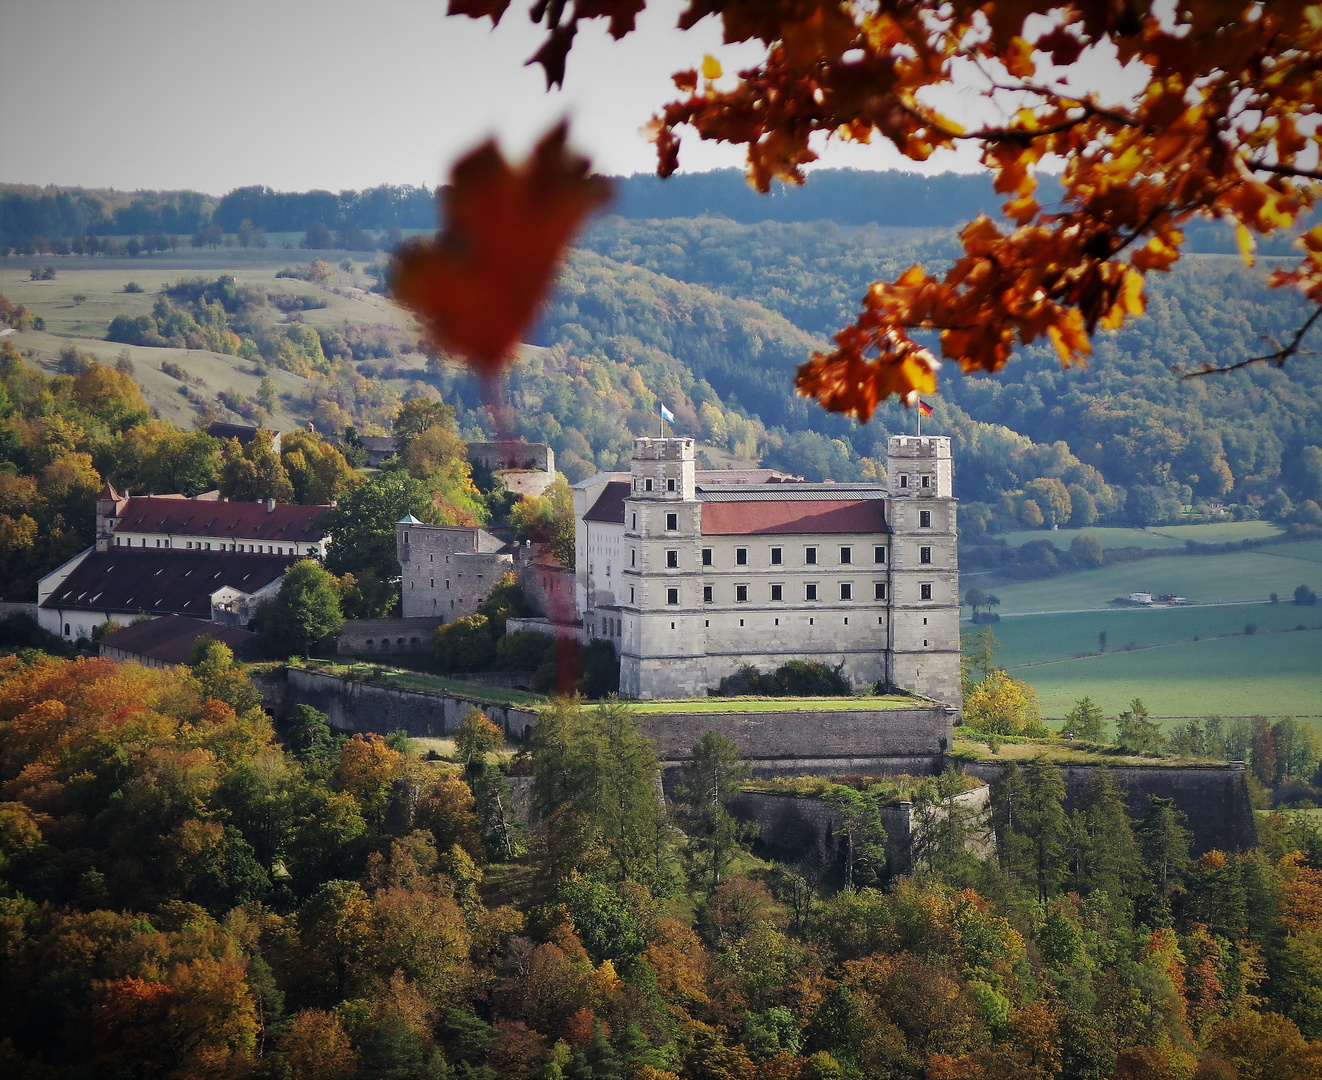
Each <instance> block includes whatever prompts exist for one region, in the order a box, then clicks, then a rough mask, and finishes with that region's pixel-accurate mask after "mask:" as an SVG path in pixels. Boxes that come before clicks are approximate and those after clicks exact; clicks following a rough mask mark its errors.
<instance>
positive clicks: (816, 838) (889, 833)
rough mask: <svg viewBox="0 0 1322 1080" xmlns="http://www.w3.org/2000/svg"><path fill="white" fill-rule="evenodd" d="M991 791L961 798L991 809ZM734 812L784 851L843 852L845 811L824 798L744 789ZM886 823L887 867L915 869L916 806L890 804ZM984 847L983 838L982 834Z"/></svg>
mask: <svg viewBox="0 0 1322 1080" xmlns="http://www.w3.org/2000/svg"><path fill="white" fill-rule="evenodd" d="M988 796H989V789H988V788H987V787H985V786H980V787H976V788H974V789H973V790H972V791H967V792H965V793H964V794H963V795H958V796H956V801H957V802H959V803H960V804H961V805H963V806H964V807H965V808H966V809H969V810H974V811H981V810H985V809H986V806H987V802H988ZM728 808H729V811H730V813H731V814H732V815H733V816H734V817H736V818H738V819H740V820H741V821H755V822H757V825H758V843H760V844H762V845H764V846H766V847H768V848H771V849H773V850H775V851H778V852H788V853H793V854H796V855H803V854H806V853H808V852H810V851H812V850H814V849H815V850H816V851H817V852H818V853H819V854H820V855H822V856H823V857H825V858H827V859H828V860H834V859H836V858H838V857H841V856H840V852H838V851H837V850H836V848H837V835H836V834H837V830H838V828H839V825H840V814H839V812H838V811H836V810H833V809H831V807H829V806H828V805H827V804H826V803H825V802H823V801H822V800H821V799H817V798H811V797H802V796H798V795H781V794H778V793H776V792H770V791H741V792H740V793H739V794H738V795H737V796H735V798H734V799H732V800H731V801H730V803H729V807H728ZM878 810H879V811H880V815H881V824H882V827H883V828H885V830H886V866H887V869H888V871H889V872H890V873H891V874H904V873H908V872H909V871H910V870H911V869H912V868H913V863H912V859H911V856H910V849H911V844H912V841H913V834H914V829H915V826H916V816H915V812H914V807H913V804H912V803H910V802H907V801H901V802H893V803H887V804H884V805H882V806H880V807H878ZM979 846H980V847H981V846H983V845H982V844H981V838H979Z"/></svg>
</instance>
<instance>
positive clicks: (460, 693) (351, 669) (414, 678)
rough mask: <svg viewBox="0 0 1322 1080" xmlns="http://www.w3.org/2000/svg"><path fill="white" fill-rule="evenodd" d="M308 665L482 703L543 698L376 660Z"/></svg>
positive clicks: (516, 702)
mask: <svg viewBox="0 0 1322 1080" xmlns="http://www.w3.org/2000/svg"><path fill="white" fill-rule="evenodd" d="M291 662H292V661H291ZM308 666H309V667H310V668H311V670H313V671H324V672H326V673H327V674H329V675H340V676H344V675H353V676H356V677H357V678H359V679H362V680H363V681H364V682H371V683H376V684H378V685H381V686H390V687H398V688H399V689H401V690H422V691H425V692H427V693H432V694H452V695H454V696H455V697H462V698H467V699H469V700H471V701H477V702H481V703H483V704H490V705H516V706H530V705H540V704H542V703H544V702H545V701H546V698H545V696H544V695H542V694H532V693H529V692H528V691H527V690H513V689H509V688H507V687H503V686H486V685H485V684H483V683H474V682H464V681H463V680H462V679H449V678H443V677H441V676H440V675H428V674H425V673H424V672H420V671H404V670H401V669H399V668H390V667H385V666H382V665H377V664H364V663H351V664H336V663H331V662H329V661H324V660H319V661H316V662H314V663H312V664H310V665H308ZM378 672H379V674H378Z"/></svg>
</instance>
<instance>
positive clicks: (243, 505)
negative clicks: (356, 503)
mask: <svg viewBox="0 0 1322 1080" xmlns="http://www.w3.org/2000/svg"><path fill="white" fill-rule="evenodd" d="M329 509H330V507H327V506H296V505H293V504H290V503H277V504H276V506H275V509H273V510H269V511H268V510H267V509H266V504H265V503H250V502H219V501H216V502H211V501H205V502H204V501H201V500H197V499H181V498H178V497H175V498H170V497H168V496H161V495H136V496H134V497H133V498H130V499H129V501H128V505H127V506H125V507H124V512H123V513H122V514H121V515H120V516H119V520H118V521H117V522H116V524H115V530H116V531H117V532H135V533H162V534H169V535H173V536H214V537H218V538H220V539H222V540H236V539H243V540H269V541H270V542H271V543H279V542H280V541H285V542H287V543H288V542H292V543H296V544H309V543H315V542H316V541H318V540H320V539H321V538H322V537H323V536H324V535H325V530H324V529H323V528H322V527H321V524H320V522H319V520H318V519H320V517H321V515H322V514H324V513H325V512H326V511H327V510H329Z"/></svg>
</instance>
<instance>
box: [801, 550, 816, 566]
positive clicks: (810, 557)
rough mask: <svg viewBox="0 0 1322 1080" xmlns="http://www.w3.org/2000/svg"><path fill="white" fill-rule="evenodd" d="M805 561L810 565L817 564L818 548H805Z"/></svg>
mask: <svg viewBox="0 0 1322 1080" xmlns="http://www.w3.org/2000/svg"><path fill="white" fill-rule="evenodd" d="M803 561H804V562H805V563H807V564H808V565H809V566H816V565H817V549H816V548H815V547H810V548H804V549H803Z"/></svg>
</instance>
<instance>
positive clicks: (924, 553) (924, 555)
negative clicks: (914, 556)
mask: <svg viewBox="0 0 1322 1080" xmlns="http://www.w3.org/2000/svg"><path fill="white" fill-rule="evenodd" d="M918 561H919V562H920V563H924V564H929V563H931V561H932V549H931V548H930V547H922V548H919V549H918Z"/></svg>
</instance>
